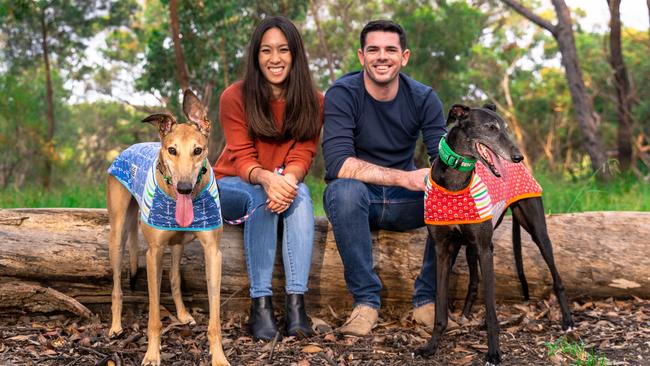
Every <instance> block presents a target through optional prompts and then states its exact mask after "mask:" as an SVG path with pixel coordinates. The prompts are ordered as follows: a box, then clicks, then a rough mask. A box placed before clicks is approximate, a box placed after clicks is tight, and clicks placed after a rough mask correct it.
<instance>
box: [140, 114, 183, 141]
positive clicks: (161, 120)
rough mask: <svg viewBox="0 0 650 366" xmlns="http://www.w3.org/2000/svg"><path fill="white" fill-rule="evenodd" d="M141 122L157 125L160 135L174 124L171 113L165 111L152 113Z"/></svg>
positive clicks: (169, 130) (169, 129)
mask: <svg viewBox="0 0 650 366" xmlns="http://www.w3.org/2000/svg"><path fill="white" fill-rule="evenodd" d="M142 122H147V123H151V124H152V125H154V126H156V127H158V131H159V132H160V136H161V137H163V136H165V135H166V134H168V133H170V132H171V130H172V126H174V125H175V124H176V120H175V119H174V117H173V116H172V115H171V114H166V113H157V114H152V115H150V116H149V117H147V118H145V119H143V120H142Z"/></svg>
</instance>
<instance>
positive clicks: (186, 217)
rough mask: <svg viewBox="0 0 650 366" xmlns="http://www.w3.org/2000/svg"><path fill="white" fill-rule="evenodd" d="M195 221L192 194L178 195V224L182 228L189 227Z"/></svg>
mask: <svg viewBox="0 0 650 366" xmlns="http://www.w3.org/2000/svg"><path fill="white" fill-rule="evenodd" d="M192 221H194V208H193V207H192V195H191V194H180V193H177V194H176V222H177V223H178V224H179V225H180V226H181V227H188V226H190V225H191V224H192Z"/></svg>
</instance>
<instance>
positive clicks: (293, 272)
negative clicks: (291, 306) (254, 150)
mask: <svg viewBox="0 0 650 366" xmlns="http://www.w3.org/2000/svg"><path fill="white" fill-rule="evenodd" d="M217 184H218V186H219V197H220V199H221V212H222V215H223V217H224V218H225V219H226V220H233V219H237V218H240V217H242V216H244V215H246V214H247V213H249V212H250V211H252V210H253V209H254V208H255V207H258V206H259V205H260V204H263V203H265V202H266V199H267V197H266V192H265V191H264V188H263V187H262V186H261V185H253V184H249V183H246V182H244V181H242V180H241V179H240V178H239V177H224V178H221V179H219V180H218V181H217ZM280 218H282V220H283V233H282V259H283V263H284V276H285V291H286V292H287V293H288V294H303V293H305V292H307V281H308V280H309V269H310V267H311V253H312V246H313V243H314V212H313V207H312V202H311V197H310V195H309V188H307V185H305V184H304V183H300V184H299V185H298V195H297V196H296V198H294V201H293V203H292V204H291V207H289V209H287V210H286V211H284V212H283V213H281V214H275V213H273V212H271V211H270V210H268V209H267V208H266V205H262V207H259V208H258V209H257V210H255V212H254V213H253V214H252V215H251V217H250V218H249V219H248V221H246V222H245V223H244V252H245V254H246V268H247V270H248V280H249V281H250V296H251V297H252V298H257V297H262V296H270V295H272V294H273V291H272V288H271V280H272V278H273V265H274V263H275V249H276V247H277V237H278V235H277V234H278V222H279V221H278V220H280Z"/></svg>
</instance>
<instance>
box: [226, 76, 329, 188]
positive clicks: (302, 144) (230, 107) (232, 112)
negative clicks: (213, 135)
mask: <svg viewBox="0 0 650 366" xmlns="http://www.w3.org/2000/svg"><path fill="white" fill-rule="evenodd" d="M319 99H320V105H321V116H322V108H323V96H322V95H321V94H319ZM285 106H286V103H285V101H272V102H271V109H272V111H273V116H274V117H275V122H276V126H277V127H278V129H281V128H282V122H283V116H284V109H285ZM219 120H220V121H221V127H223V133H224V135H225V138H226V146H225V147H224V149H223V151H222V152H221V156H219V159H217V162H216V163H215V164H214V168H213V169H214V173H215V175H216V177H217V179H219V178H223V177H227V176H239V177H240V178H241V179H242V180H243V181H244V182H248V173H249V172H250V171H251V169H253V168H254V167H256V166H259V167H262V168H264V169H266V170H269V171H273V169H275V168H276V167H279V166H284V167H285V169H287V168H289V167H291V168H290V169H291V170H293V171H296V172H301V174H299V176H297V178H298V179H299V180H302V179H303V178H304V176H305V175H306V174H307V171H308V170H309V167H310V166H311V163H312V160H313V158H314V155H316V150H317V146H318V141H319V139H320V134H319V135H317V136H316V137H314V138H313V139H311V140H307V141H296V140H294V139H291V140H285V141H274V140H267V139H259V138H255V139H252V138H251V137H250V135H249V134H248V122H247V121H246V114H245V112H244V101H243V97H242V82H241V81H238V82H236V83H234V84H232V85H231V86H229V87H228V88H226V90H224V92H223V94H221V98H220V100H219ZM318 123H319V124H320V125H322V123H323V121H322V119H321V120H320V121H318ZM297 175H298V174H297Z"/></svg>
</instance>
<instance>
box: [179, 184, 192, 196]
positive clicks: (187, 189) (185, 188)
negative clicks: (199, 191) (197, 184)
mask: <svg viewBox="0 0 650 366" xmlns="http://www.w3.org/2000/svg"><path fill="white" fill-rule="evenodd" d="M192 188H193V187H192V183H189V182H178V184H177V185H176V190H177V191H178V193H180V194H190V193H192Z"/></svg>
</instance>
